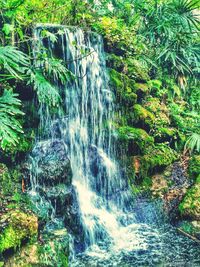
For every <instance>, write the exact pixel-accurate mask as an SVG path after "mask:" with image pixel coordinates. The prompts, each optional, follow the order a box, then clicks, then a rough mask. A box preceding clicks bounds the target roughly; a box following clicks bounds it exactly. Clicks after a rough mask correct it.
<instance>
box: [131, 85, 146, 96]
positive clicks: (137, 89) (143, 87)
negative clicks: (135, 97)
mask: <svg viewBox="0 0 200 267" xmlns="http://www.w3.org/2000/svg"><path fill="white" fill-rule="evenodd" d="M134 89H135V92H136V93H137V94H141V93H142V94H144V95H146V94H148V93H149V86H148V84H146V83H135V85H134Z"/></svg>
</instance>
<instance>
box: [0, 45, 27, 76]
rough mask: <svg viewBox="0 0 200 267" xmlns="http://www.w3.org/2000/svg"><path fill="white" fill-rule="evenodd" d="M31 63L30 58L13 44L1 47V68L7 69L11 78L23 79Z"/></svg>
mask: <svg viewBox="0 0 200 267" xmlns="http://www.w3.org/2000/svg"><path fill="white" fill-rule="evenodd" d="M28 65H29V59H28V57H27V55H25V54H24V53H23V52H21V51H19V50H17V48H15V47H13V46H4V47H0V68H1V69H2V70H3V71H7V72H8V73H9V74H10V75H11V78H13V77H14V78H17V79H21V75H22V74H24V73H25V70H26V69H27V67H28Z"/></svg>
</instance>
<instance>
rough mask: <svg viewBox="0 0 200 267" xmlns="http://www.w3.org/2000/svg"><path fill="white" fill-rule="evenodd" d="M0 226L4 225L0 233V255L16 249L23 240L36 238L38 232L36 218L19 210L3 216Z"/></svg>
mask: <svg viewBox="0 0 200 267" xmlns="http://www.w3.org/2000/svg"><path fill="white" fill-rule="evenodd" d="M0 224H6V226H5V228H4V229H2V230H1V233H0V253H2V252H4V251H6V250H8V249H11V248H12V249H16V248H17V247H19V246H20V244H21V242H22V241H23V240H25V239H30V238H32V237H34V236H36V235H37V231H38V220H37V217H36V216H35V215H33V214H26V213H24V212H22V211H19V210H16V211H10V212H9V213H7V214H5V215H3V216H2V217H1V220H0Z"/></svg>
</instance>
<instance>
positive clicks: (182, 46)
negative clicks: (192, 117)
mask: <svg viewBox="0 0 200 267" xmlns="http://www.w3.org/2000/svg"><path fill="white" fill-rule="evenodd" d="M154 3H155V4H154V5H149V6H148V9H146V8H143V9H142V8H141V10H142V11H141V14H142V16H143V26H142V27H141V33H142V34H143V35H144V36H146V41H147V42H149V44H150V45H151V46H152V51H153V50H154V53H152V57H155V58H156V62H157V64H159V65H160V66H162V68H163V69H165V71H166V72H167V73H168V74H170V75H173V76H175V78H176V79H177V80H178V81H179V83H180V85H181V86H182V87H184V86H185V83H186V77H188V76H190V75H193V74H194V73H196V70H199V68H200V65H199V59H200V49H199V48H200V47H199V42H198V40H197V36H198V34H197V32H198V26H199V19H198V15H197V14H196V13H195V11H196V9H197V8H198V7H199V1H194V0H172V1H163V2H161V3H160V4H159V3H158V1H155V2H154Z"/></svg>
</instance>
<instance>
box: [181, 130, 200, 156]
mask: <svg viewBox="0 0 200 267" xmlns="http://www.w3.org/2000/svg"><path fill="white" fill-rule="evenodd" d="M185 149H188V150H190V152H191V153H192V152H193V151H197V152H198V153H200V134H198V133H192V134H191V135H190V137H189V138H188V139H187V141H186V143H185Z"/></svg>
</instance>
